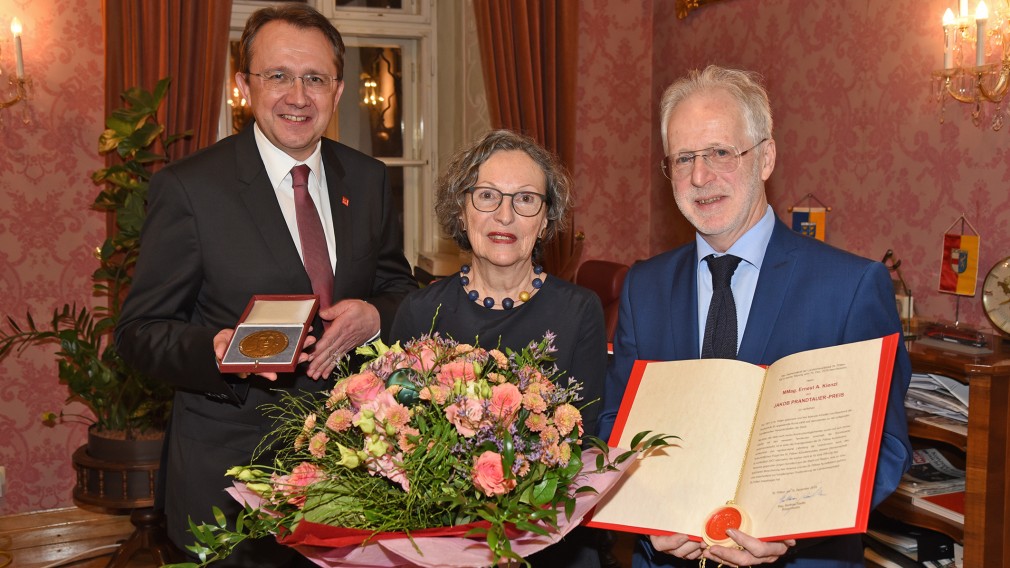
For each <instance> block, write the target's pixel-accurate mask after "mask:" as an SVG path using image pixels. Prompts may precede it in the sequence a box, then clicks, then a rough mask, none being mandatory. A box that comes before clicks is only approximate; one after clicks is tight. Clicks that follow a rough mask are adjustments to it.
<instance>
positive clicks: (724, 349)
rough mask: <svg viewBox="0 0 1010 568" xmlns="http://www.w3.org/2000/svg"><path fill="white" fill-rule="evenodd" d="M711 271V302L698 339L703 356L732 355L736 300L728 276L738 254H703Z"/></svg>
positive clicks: (734, 346)
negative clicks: (703, 328) (702, 333)
mask: <svg viewBox="0 0 1010 568" xmlns="http://www.w3.org/2000/svg"><path fill="white" fill-rule="evenodd" d="M705 261H706V262H708V270H709V272H711V273H712V303H711V304H710V305H709V307H708V319H707V320H705V338H704V340H703V341H702V343H701V357H702V358H703V359H710V358H717V359H736V302H734V301H733V289H732V288H730V285H729V283H730V280H732V279H733V272H735V271H736V267H737V265H738V264H740V257H738V256H733V255H731V254H725V255H723V256H719V257H717V256H715V255H714V254H710V255H708V256H706V257H705Z"/></svg>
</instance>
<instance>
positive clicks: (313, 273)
mask: <svg viewBox="0 0 1010 568" xmlns="http://www.w3.org/2000/svg"><path fill="white" fill-rule="evenodd" d="M291 186H292V187H293V188H294V190H295V218H296V219H297V220H298V238H299V240H301V243H302V262H303V263H304V264H305V271H306V272H308V274H309V280H311V281H312V291H313V292H314V293H315V294H317V295H318V296H319V309H323V308H328V307H330V305H331V304H332V303H333V268H332V267H331V265H330V253H329V251H328V250H327V248H326V235H325V234H324V233H323V224H322V223H321V222H320V221H319V212H318V211H316V205H315V203H313V202H312V196H310V195H309V167H308V166H306V165H305V164H302V165H300V166H295V167H293V168H291Z"/></svg>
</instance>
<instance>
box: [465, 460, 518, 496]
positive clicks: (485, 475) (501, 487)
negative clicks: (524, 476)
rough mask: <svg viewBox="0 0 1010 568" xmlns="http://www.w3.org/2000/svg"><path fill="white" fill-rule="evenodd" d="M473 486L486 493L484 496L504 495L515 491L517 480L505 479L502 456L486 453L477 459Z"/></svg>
mask: <svg viewBox="0 0 1010 568" xmlns="http://www.w3.org/2000/svg"><path fill="white" fill-rule="evenodd" d="M473 484H474V485H476V486H477V488H478V489H480V490H481V491H483V492H484V495H487V496H488V497H492V496H494V495H504V494H505V493H508V492H509V491H512V490H513V489H515V486H516V480H515V479H505V473H504V471H503V467H502V460H501V455H500V454H498V453H497V452H492V451H486V452H484V453H483V454H481V455H480V457H478V458H477V462H476V463H475V464H474V467H473Z"/></svg>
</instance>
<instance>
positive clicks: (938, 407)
mask: <svg viewBox="0 0 1010 568" xmlns="http://www.w3.org/2000/svg"><path fill="white" fill-rule="evenodd" d="M905 408H908V409H909V410H911V412H909V415H910V416H912V418H913V420H915V421H917V422H923V423H926V424H932V425H934V426H937V427H940V428H944V429H947V430H951V431H953V432H957V433H960V434H962V435H965V436H966V435H967V434H968V427H967V424H968V385H966V384H964V383H961V382H958V381H956V380H954V379H952V378H950V377H945V376H943V375H935V374H923V373H914V374H912V382H911V384H910V385H909V387H908V394H907V395H905Z"/></svg>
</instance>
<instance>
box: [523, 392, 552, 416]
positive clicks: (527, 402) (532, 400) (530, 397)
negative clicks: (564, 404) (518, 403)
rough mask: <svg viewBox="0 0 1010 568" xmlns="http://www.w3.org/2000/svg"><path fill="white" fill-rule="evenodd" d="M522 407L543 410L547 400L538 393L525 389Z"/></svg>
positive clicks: (533, 410) (531, 410)
mask: <svg viewBox="0 0 1010 568" xmlns="http://www.w3.org/2000/svg"><path fill="white" fill-rule="evenodd" d="M523 408H525V409H527V410H529V411H530V412H544V411H545V410H547V402H546V401H545V400H544V397H542V396H540V394H539V393H536V392H530V391H527V392H526V394H524V395H523Z"/></svg>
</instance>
